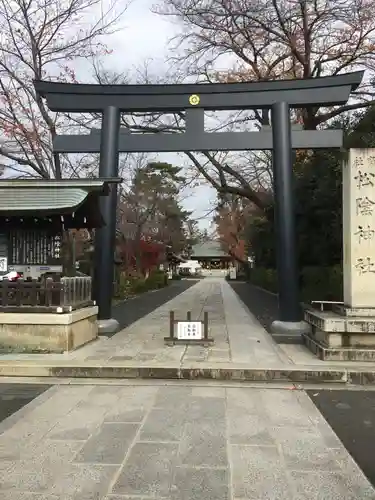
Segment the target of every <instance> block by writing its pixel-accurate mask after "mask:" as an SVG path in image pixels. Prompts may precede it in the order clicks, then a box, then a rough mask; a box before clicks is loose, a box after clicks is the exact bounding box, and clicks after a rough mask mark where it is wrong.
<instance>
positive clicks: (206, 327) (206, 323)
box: [203, 311, 208, 340]
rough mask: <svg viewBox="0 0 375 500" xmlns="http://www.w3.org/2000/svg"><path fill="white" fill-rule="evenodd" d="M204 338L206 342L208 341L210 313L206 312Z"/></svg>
mask: <svg viewBox="0 0 375 500" xmlns="http://www.w3.org/2000/svg"><path fill="white" fill-rule="evenodd" d="M203 338H204V340H207V339H208V312H207V311H205V312H204V319H203Z"/></svg>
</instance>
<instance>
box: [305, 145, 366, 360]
mask: <svg viewBox="0 0 375 500" xmlns="http://www.w3.org/2000/svg"><path fill="white" fill-rule="evenodd" d="M342 180H343V186H342V193H343V196H342V203H343V292H344V293H343V295H344V297H343V299H344V300H343V302H339V297H337V300H338V302H325V301H319V297H316V301H315V303H314V305H313V306H312V307H311V308H309V309H306V310H305V312H304V319H305V321H306V322H307V323H308V325H310V328H311V330H310V332H309V333H307V334H305V335H303V341H304V343H305V344H306V346H307V347H308V348H309V349H310V350H311V351H313V352H314V353H315V354H316V355H317V356H318V357H319V358H320V359H323V360H327V361H375V149H351V150H349V151H348V153H347V157H346V159H345V161H344V163H343V177H342Z"/></svg>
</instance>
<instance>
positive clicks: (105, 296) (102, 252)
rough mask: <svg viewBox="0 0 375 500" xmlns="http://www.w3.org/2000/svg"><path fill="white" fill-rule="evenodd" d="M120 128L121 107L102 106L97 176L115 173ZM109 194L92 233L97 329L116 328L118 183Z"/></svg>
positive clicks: (101, 204)
mask: <svg viewBox="0 0 375 500" xmlns="http://www.w3.org/2000/svg"><path fill="white" fill-rule="evenodd" d="M119 130H120V111H119V109H118V108H117V107H115V106H108V107H107V108H105V109H104V110H103V118H102V128H101V141H100V142H101V149H100V163H99V177H102V178H106V177H117V176H118V159H119V149H118V140H119ZM110 190H111V191H110V193H109V195H108V196H105V197H101V199H100V210H101V214H102V216H103V219H104V225H103V227H101V228H100V229H97V230H96V233H95V254H94V262H95V269H94V299H95V300H96V302H97V304H98V306H99V313H98V319H99V331H100V333H113V332H116V331H117V329H118V327H119V324H118V322H117V321H116V320H115V319H113V318H111V310H112V295H113V277H114V248H115V242H116V210H117V185H116V184H112V185H111V186H110Z"/></svg>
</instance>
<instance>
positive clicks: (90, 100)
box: [34, 71, 364, 113]
mask: <svg viewBox="0 0 375 500" xmlns="http://www.w3.org/2000/svg"><path fill="white" fill-rule="evenodd" d="M363 75H364V72H363V71H357V72H354V73H346V74H344V75H336V76H327V77H322V78H309V79H304V80H278V81H271V82H244V83H213V84H211V83H210V84H208V83H201V84H172V85H96V84H78V83H73V84H72V83H58V82H47V81H41V80H38V81H34V87H35V90H36V92H37V93H38V94H39V95H41V96H42V97H45V98H46V99H47V104H48V107H49V109H50V110H51V111H65V112H71V113H73V112H101V111H102V110H103V109H105V108H107V107H109V106H115V107H116V108H118V109H119V110H120V111H126V112H145V111H150V112H153V111H158V112H164V113H168V112H175V111H178V110H183V109H186V108H189V107H195V108H203V109H206V110H230V109H238V110H241V109H261V108H271V107H272V105H273V104H275V103H277V102H280V101H283V102H287V103H288V104H289V106H290V107H291V108H299V107H308V106H334V105H340V104H345V103H346V102H347V100H348V98H349V95H350V93H351V92H352V91H353V90H355V89H356V88H357V87H358V86H359V85H360V83H361V81H362V78H363Z"/></svg>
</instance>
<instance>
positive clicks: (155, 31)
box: [103, 0, 216, 228]
mask: <svg viewBox="0 0 375 500" xmlns="http://www.w3.org/2000/svg"><path fill="white" fill-rule="evenodd" d="M105 1H106V0H103V2H105ZM153 5H155V1H153V0H133V2H132V3H131V4H130V6H129V7H128V10H127V11H126V14H125V16H124V22H123V24H124V25H125V26H124V29H123V30H121V32H118V33H116V34H114V35H112V36H111V37H110V43H109V45H110V47H111V48H112V49H113V53H112V54H111V55H110V56H108V58H107V59H106V63H105V65H106V67H108V68H112V69H114V70H117V71H118V70H121V69H122V68H123V69H124V70H126V69H128V70H130V71H131V73H133V74H136V68H139V67H141V66H142V65H143V62H144V61H147V62H148V68H149V70H150V73H151V75H153V76H155V77H157V76H163V75H164V74H165V73H166V72H167V71H168V63H167V61H166V59H167V54H168V40H169V39H170V38H171V37H172V36H173V34H174V33H176V31H177V29H178V27H177V26H176V24H175V23H172V22H170V21H169V20H168V19H165V18H163V17H161V16H158V15H157V14H153V13H152V12H151V8H152V6H153ZM171 83H173V82H171ZM152 157H153V158H156V157H157V155H152ZM158 158H160V159H161V160H162V161H168V162H170V163H174V164H176V165H182V163H183V161H184V160H183V159H182V158H181V157H179V156H178V155H175V154H160V155H158ZM184 198H185V199H184V201H183V204H184V206H185V208H186V209H187V210H192V211H194V215H193V216H194V217H195V218H199V224H200V226H201V227H202V228H209V226H210V224H211V218H212V214H210V215H209V216H208V217H206V218H205V219H203V218H202V217H204V216H205V214H207V212H209V211H210V210H211V209H212V207H213V206H214V203H215V200H216V191H215V190H214V189H212V188H210V187H209V186H202V187H200V188H197V189H194V192H192V193H191V195H190V193H189V196H188V197H185V196H184Z"/></svg>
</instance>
